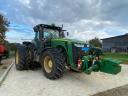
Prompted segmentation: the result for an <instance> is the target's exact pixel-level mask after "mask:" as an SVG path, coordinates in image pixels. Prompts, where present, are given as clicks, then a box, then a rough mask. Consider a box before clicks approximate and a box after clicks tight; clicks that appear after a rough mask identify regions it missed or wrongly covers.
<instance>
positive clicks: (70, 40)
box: [52, 38, 87, 44]
mask: <svg viewBox="0 0 128 96" xmlns="http://www.w3.org/2000/svg"><path fill="white" fill-rule="evenodd" d="M52 41H60V42H70V43H78V44H87V43H86V42H84V41H79V40H76V39H67V38H58V39H52Z"/></svg>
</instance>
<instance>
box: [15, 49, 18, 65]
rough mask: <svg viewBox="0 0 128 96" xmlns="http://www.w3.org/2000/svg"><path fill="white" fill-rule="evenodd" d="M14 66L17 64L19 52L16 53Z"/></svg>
mask: <svg viewBox="0 0 128 96" xmlns="http://www.w3.org/2000/svg"><path fill="white" fill-rule="evenodd" d="M15 61H16V64H18V63H19V52H18V51H16V58H15Z"/></svg>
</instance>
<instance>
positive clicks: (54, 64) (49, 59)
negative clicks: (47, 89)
mask: <svg viewBox="0 0 128 96" xmlns="http://www.w3.org/2000/svg"><path fill="white" fill-rule="evenodd" d="M27 54H28V53H27V49H26V48H25V47H24V46H21V47H19V48H17V50H16V53H15V66H16V69H17V70H24V69H27V68H26V67H28V64H27V62H28V60H29V59H27V58H28V57H26V56H28V55H27ZM40 64H41V66H42V70H43V73H44V75H45V76H46V77H47V78H48V79H57V78H60V77H62V76H63V74H64V70H65V56H64V54H63V52H61V51H59V50H57V49H48V50H46V51H44V52H42V54H41V55H40Z"/></svg>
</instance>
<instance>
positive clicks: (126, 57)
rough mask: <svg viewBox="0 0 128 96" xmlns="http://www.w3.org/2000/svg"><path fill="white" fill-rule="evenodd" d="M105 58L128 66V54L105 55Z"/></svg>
mask: <svg viewBox="0 0 128 96" xmlns="http://www.w3.org/2000/svg"><path fill="white" fill-rule="evenodd" d="M103 58H112V59H117V60H119V61H122V63H123V64H128V54H123V53H104V55H103Z"/></svg>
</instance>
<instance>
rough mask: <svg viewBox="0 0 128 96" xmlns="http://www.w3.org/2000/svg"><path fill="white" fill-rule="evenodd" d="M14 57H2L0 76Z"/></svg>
mask: <svg viewBox="0 0 128 96" xmlns="http://www.w3.org/2000/svg"><path fill="white" fill-rule="evenodd" d="M13 60H14V58H8V59H3V60H2V61H1V64H0V77H1V76H2V74H3V73H4V72H5V70H6V69H7V67H8V66H9V65H10V64H12V62H13Z"/></svg>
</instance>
